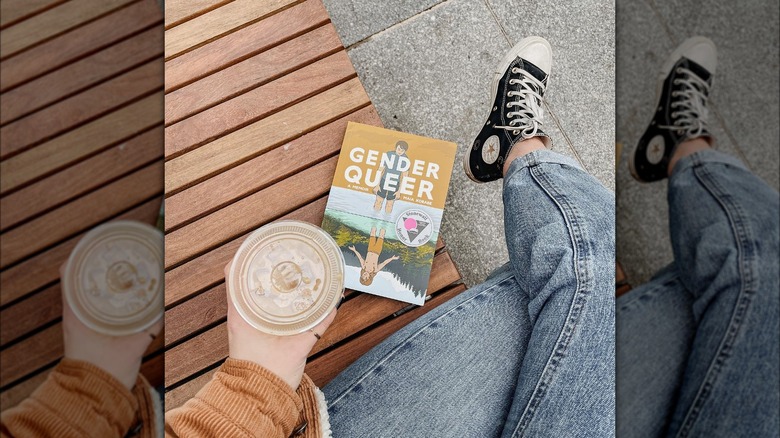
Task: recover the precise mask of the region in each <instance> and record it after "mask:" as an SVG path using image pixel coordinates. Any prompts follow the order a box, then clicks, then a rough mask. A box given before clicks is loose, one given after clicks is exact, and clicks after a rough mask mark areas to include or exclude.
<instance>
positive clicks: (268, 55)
mask: <svg viewBox="0 0 780 438" xmlns="http://www.w3.org/2000/svg"><path fill="white" fill-rule="evenodd" d="M165 20H166V31H165V33H166V38H165V40H166V46H165V49H166V51H165V60H166V61H165V73H166V83H165V93H166V94H165V106H166V112H165V125H166V127H165V172H166V181H165V197H166V198H165V210H166V216H165V230H166V238H165V244H166V260H165V265H166V277H165V280H166V296H165V304H166V312H165V325H166V331H165V349H166V351H165V364H166V365H165V387H166V394H165V406H166V409H172V408H175V407H177V406H180V405H181V404H182V403H184V402H185V401H186V400H188V399H189V398H191V397H192V396H193V395H194V394H195V393H196V392H197V391H198V390H199V389H200V388H201V387H202V386H203V385H204V384H205V383H207V382H208V381H209V380H210V379H211V377H212V375H213V374H214V372H215V371H216V369H217V368H218V367H219V365H220V364H221V363H222V362H223V361H224V359H225V358H226V357H227V355H228V342H227V329H226V322H225V321H226V312H227V301H226V294H225V284H224V272H223V269H224V267H225V265H226V264H227V263H228V262H229V261H230V260H231V259H232V258H233V255H234V254H235V252H236V250H237V249H238V246H239V245H240V244H241V242H242V241H243V240H244V238H245V237H246V235H247V234H248V233H250V232H252V231H253V230H255V229H257V228H258V227H260V226H262V225H264V224H266V223H269V222H271V221H274V220H277V219H297V220H303V221H307V222H311V223H313V224H317V225H319V224H320V223H321V222H322V216H323V212H324V210H325V204H326V202H327V196H328V191H329V190H330V185H331V182H332V179H333V173H334V170H335V166H336V161H337V159H338V153H339V150H340V147H341V142H342V140H343V137H344V131H345V128H346V124H347V121H350V120H351V121H357V122H361V123H367V124H373V125H377V126H381V125H382V122H381V121H380V119H379V116H378V115H377V112H376V110H375V109H374V107H373V105H372V104H371V101H370V99H369V98H368V96H367V95H366V92H365V91H364V90H363V87H362V85H361V83H360V81H359V79H358V78H357V75H356V73H355V70H354V68H353V66H352V64H351V62H350V60H349V57H348V56H347V54H346V51H345V50H344V48H343V46H342V44H341V42H340V40H339V37H338V34H337V33H336V30H335V28H334V27H333V25H332V24H331V23H330V19H329V17H328V14H327V11H326V10H325V8H324V6H323V4H322V2H321V0H303V1H301V0H297V1H293V0H274V1H263V2H258V1H255V0H234V1H232V2H223V1H199V2H195V3H193V2H187V1H184V0H168V1H167V2H166V17H165ZM464 289H465V287H464V286H463V284H462V283H461V281H460V274H459V273H458V270H457V269H456V267H455V264H454V263H453V261H452V259H451V258H450V255H449V254H448V253H447V249H446V248H445V247H444V243H443V242H442V241H439V245H438V249H437V252H436V255H435V257H434V264H433V269H432V274H431V281H430V284H429V293H430V299H429V301H428V302H427V303H426V304H425V306H423V307H417V306H408V305H407V304H406V303H402V302H399V301H393V300H389V299H385V298H380V297H376V296H373V295H368V294H361V293H355V292H351V291H348V292H347V294H346V299H345V301H344V303H343V305H342V306H341V308H340V309H339V313H338V317H337V318H336V321H335V322H334V323H333V325H332V326H331V328H330V329H329V330H328V331H327V332H326V333H325V335H324V336H323V338H322V339H321V340H320V341H319V342H318V343H317V344H316V345H315V347H314V350H313V351H312V354H311V356H310V357H309V364H308V366H307V368H306V372H307V373H308V374H309V375H310V376H311V377H312V379H313V380H314V381H315V383H317V384H318V385H324V384H326V383H327V382H328V381H330V380H331V379H332V378H333V377H334V376H335V375H337V374H338V373H339V372H340V371H341V370H343V369H344V368H346V366H347V365H349V364H350V363H352V362H354V361H355V360H356V359H357V358H358V357H360V355H362V354H363V353H365V352H366V351H368V350H369V349H370V348H371V347H373V346H375V345H376V344H378V343H379V342H381V341H382V340H383V339H385V338H387V337H388V336H390V335H391V334H392V333H394V332H395V331H397V330H398V329H399V328H401V327H403V326H404V325H406V324H408V323H409V322H410V321H413V320H414V319H415V318H417V317H419V316H420V315H422V314H424V313H425V312H428V311H430V310H431V309H433V308H434V307H436V306H437V305H439V304H440V303H442V302H444V301H446V300H448V299H449V298H451V297H453V296H454V295H456V294H458V293H460V292H461V291H463V290H464Z"/></svg>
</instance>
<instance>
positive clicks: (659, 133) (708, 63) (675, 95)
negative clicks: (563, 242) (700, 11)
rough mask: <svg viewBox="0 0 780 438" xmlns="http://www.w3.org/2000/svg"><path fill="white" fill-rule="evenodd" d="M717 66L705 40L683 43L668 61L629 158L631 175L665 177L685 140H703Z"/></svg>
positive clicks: (711, 45)
mask: <svg viewBox="0 0 780 438" xmlns="http://www.w3.org/2000/svg"><path fill="white" fill-rule="evenodd" d="M716 65H717V50H716V49H715V44H714V43H713V42H712V41H710V40H709V39H708V38H705V37H701V36H698V37H693V38H689V39H687V40H685V41H684V42H683V43H682V44H681V45H680V47H678V48H677V49H676V50H675V51H674V52H673V53H672V54H671V56H669V58H668V59H667V61H666V63H665V64H664V66H663V68H662V69H661V75H660V76H659V77H658V88H657V90H656V100H657V102H658V104H657V105H656V108H655V114H654V115H653V120H652V121H651V122H650V125H649V126H648V127H647V130H645V133H644V134H643V135H642V138H641V139H640V140H639V143H637V145H636V148H634V154H633V156H632V157H631V158H630V159H629V162H628V164H629V168H630V169H631V174H632V175H633V176H634V178H636V179H637V180H639V181H642V182H652V181H658V180H661V179H664V178H666V176H667V168H668V167H669V160H670V159H671V158H672V155H674V151H675V150H676V149H677V146H678V145H679V144H680V143H682V142H684V141H685V140H688V139H692V138H696V137H704V138H706V139H707V140H708V141H709V142H710V143H712V140H713V139H712V136H711V134H710V132H709V131H708V130H707V116H708V112H707V98H708V96H709V93H710V86H711V85H712V76H713V75H714V74H715V67H716Z"/></svg>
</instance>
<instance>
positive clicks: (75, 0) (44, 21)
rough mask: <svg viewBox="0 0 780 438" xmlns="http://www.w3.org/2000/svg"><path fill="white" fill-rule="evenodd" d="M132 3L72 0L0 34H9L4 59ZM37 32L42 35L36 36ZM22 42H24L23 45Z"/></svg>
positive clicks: (2, 58)
mask: <svg viewBox="0 0 780 438" xmlns="http://www.w3.org/2000/svg"><path fill="white" fill-rule="evenodd" d="M131 1H133V0H103V1H102V2H97V3H95V2H93V1H91V0H71V1H70V2H67V3H64V4H62V5H59V6H57V7H55V8H52V9H49V10H48V11H46V12H44V13H42V14H39V15H36V16H35V17H33V18H32V19H31V20H26V21H25V22H24V23H22V24H20V25H17V26H13V27H9V28H7V29H3V30H2V31H0V34H2V33H5V35H3V37H4V39H5V45H4V46H3V47H2V55H0V60H2V61H5V60H7V59H9V58H12V57H13V56H16V55H18V54H19V53H23V52H25V51H27V50H30V49H32V48H34V47H36V46H39V45H41V44H43V43H45V42H47V41H50V40H52V39H54V38H57V37H59V36H60V35H62V34H64V33H66V32H68V31H69V30H71V29H74V28H76V27H79V26H84V25H85V24H88V23H91V22H93V21H96V20H99V19H100V18H102V17H104V16H106V15H108V14H110V13H111V12H113V11H115V10H117V9H119V8H121V7H124V6H126V5H127V4H128V3H130V2H131ZM24 27H28V28H31V29H25V28H24ZM36 31H37V32H36ZM35 33H37V34H38V35H36V36H32V34H35ZM17 34H18V35H17ZM20 39H21V40H23V41H21V42H19V40H20ZM9 40H10V42H9Z"/></svg>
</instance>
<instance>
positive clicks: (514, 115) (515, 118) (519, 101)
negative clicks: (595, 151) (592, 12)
mask: <svg viewBox="0 0 780 438" xmlns="http://www.w3.org/2000/svg"><path fill="white" fill-rule="evenodd" d="M551 67H552V48H551V47H550V43H548V42H547V40H545V39H544V38H541V37H528V38H524V39H523V40H522V41H520V42H519V43H517V45H515V46H514V47H513V48H512V50H510V51H509V53H507V54H506V56H504V59H503V60H502V61H501V64H499V65H498V67H497V68H496V70H495V72H494V77H493V84H492V88H491V93H492V94H491V95H490V100H488V102H491V105H490V107H489V108H488V111H487V118H486V119H487V120H486V122H485V124H484V126H483V127H482V130H481V131H480V133H479V134H478V135H477V138H476V139H475V140H474V142H473V143H472V144H471V147H470V148H469V150H468V151H466V154H465V155H464V156H463V169H464V170H465V171H466V175H468V176H469V178H471V179H472V180H474V181H476V182H488V181H494V180H497V179H499V178H501V177H502V175H503V166H504V161H505V160H506V156H507V155H508V154H509V151H510V150H511V149H512V146H513V145H514V144H515V143H516V142H518V141H520V140H524V139H528V138H531V137H541V139H542V141H543V142H544V144H545V146H548V147H549V145H550V138H549V137H548V136H547V134H545V133H544V131H542V128H541V126H542V116H543V109H542V101H543V97H544V91H545V89H546V88H547V82H548V78H549V77H550V71H551Z"/></svg>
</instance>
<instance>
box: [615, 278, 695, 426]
mask: <svg viewBox="0 0 780 438" xmlns="http://www.w3.org/2000/svg"><path fill="white" fill-rule="evenodd" d="M692 302H693V297H692V296H691V294H690V293H689V292H688V291H687V290H686V289H685V287H684V286H683V285H682V282H681V281H680V275H679V274H678V272H677V268H676V267H675V266H674V265H672V266H669V267H667V268H666V269H664V270H662V271H661V272H660V273H659V274H657V275H656V276H655V277H654V278H653V279H652V280H651V281H650V282H648V283H645V284H643V285H641V286H639V287H637V288H635V289H634V290H632V291H631V292H629V293H627V294H625V295H623V296H621V297H619V298H618V299H617V303H616V315H615V326H616V327H615V334H616V341H615V344H616V345H617V346H618V348H617V354H616V357H615V361H616V370H615V371H616V372H615V377H616V381H617V385H616V388H615V390H616V393H615V398H616V400H615V401H616V402H617V406H618V409H617V419H616V432H617V436H618V437H620V438H634V437H636V438H643V437H658V436H662V435H663V434H664V433H665V432H666V430H667V427H668V425H669V421H670V420H671V417H672V413H673V412H674V407H675V402H676V399H677V392H678V391H679V388H680V384H681V382H682V378H683V373H684V372H685V366H686V363H687V361H688V354H689V351H690V347H691V343H692V342H693V335H694V334H695V331H696V324H695V322H694V320H693V314H692V311H691V303H692Z"/></svg>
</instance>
